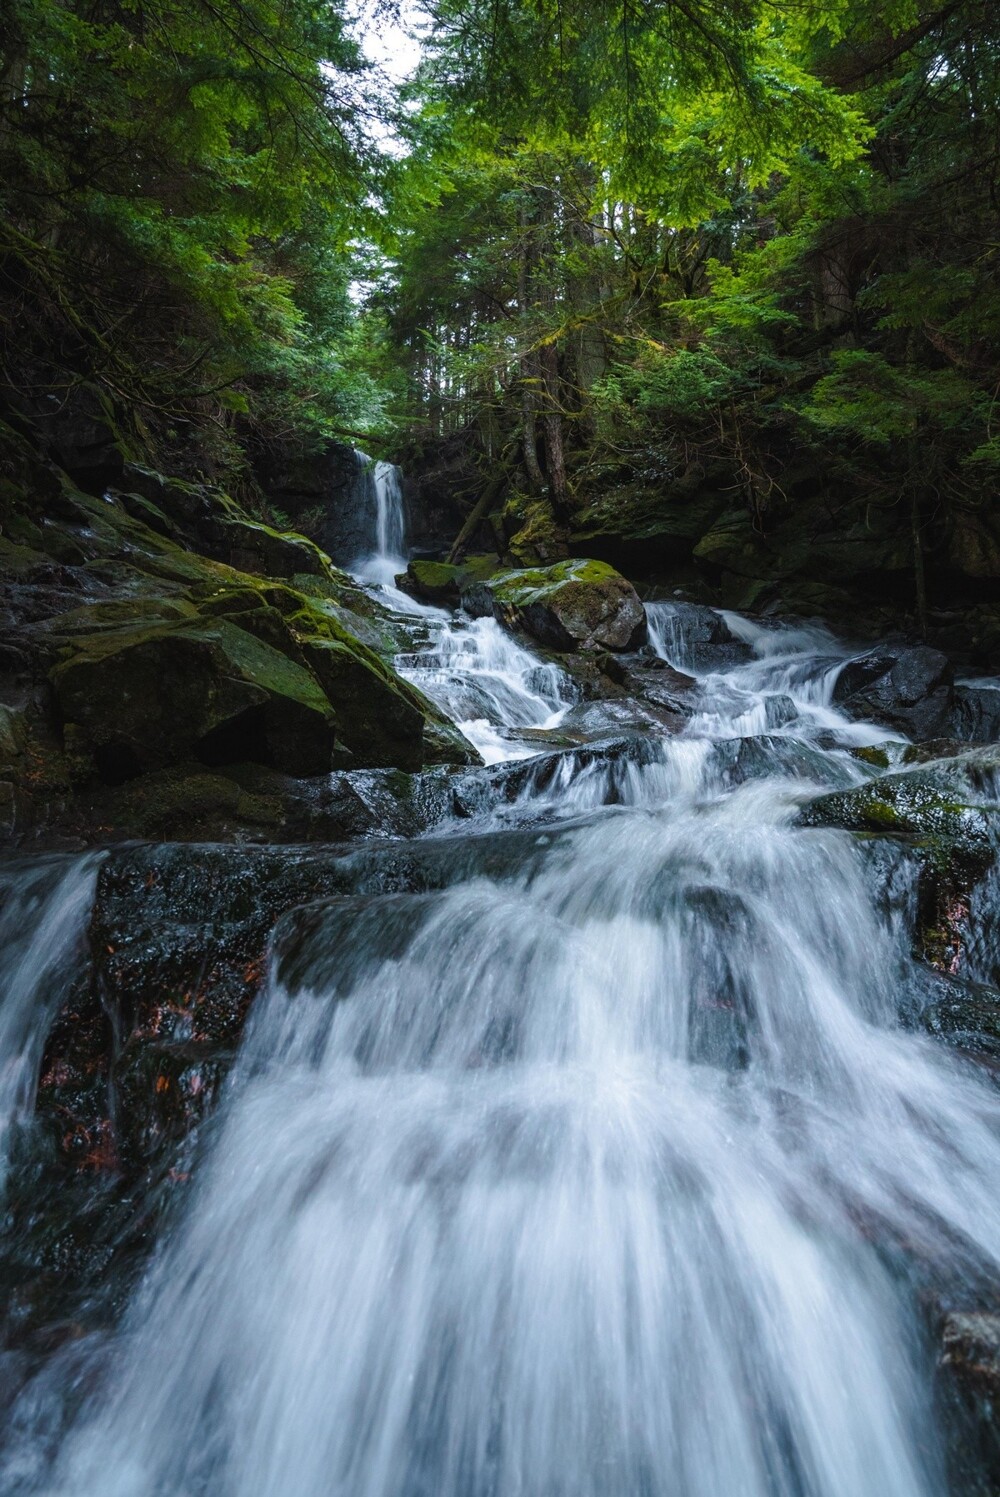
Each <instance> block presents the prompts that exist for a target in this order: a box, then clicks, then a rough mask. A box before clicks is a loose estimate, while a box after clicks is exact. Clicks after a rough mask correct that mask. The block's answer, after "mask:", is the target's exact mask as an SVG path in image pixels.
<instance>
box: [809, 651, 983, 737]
mask: <svg viewBox="0 0 1000 1497" xmlns="http://www.w3.org/2000/svg"><path fill="white" fill-rule="evenodd" d="M953 697H954V672H953V671H952V667H951V663H950V661H949V660H948V657H947V656H946V655H943V654H942V653H941V651H940V650H932V649H930V648H929V647H928V646H926V645H916V646H913V647H903V648H900V649H898V650H884V649H877V650H869V651H868V653H867V654H865V655H860V656H858V657H857V658H856V659H854V660H849V661H848V662H847V664H846V665H845V666H844V668H843V669H842V670H841V672H840V674H839V676H838V677H837V681H836V684H835V686H834V689H833V700H834V702H836V703H837V704H838V705H839V706H840V707H841V708H842V709H843V710H844V711H845V712H846V713H847V714H848V716H850V717H853V718H860V719H864V720H866V721H871V722H877V723H882V724H883V725H884V726H886V727H889V728H895V729H896V730H897V731H898V732H900V733H905V734H907V736H908V737H910V738H917V739H927V738H938V737H942V736H943V735H944V733H945V731H946V728H947V724H948V718H949V714H950V711H951V708H952V702H953Z"/></svg>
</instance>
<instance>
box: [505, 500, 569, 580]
mask: <svg viewBox="0 0 1000 1497" xmlns="http://www.w3.org/2000/svg"><path fill="white" fill-rule="evenodd" d="M501 525H502V527H503V532H504V534H505V535H506V536H507V551H506V558H507V561H508V564H512V565H513V566H515V567H544V566H548V565H550V564H551V563H552V562H555V561H561V560H562V559H563V558H564V557H565V556H568V554H569V546H568V541H569V533H568V531H567V530H566V528H565V526H563V525H561V524H560V523H559V521H558V520H557V519H556V516H555V511H554V510H553V508H552V505H551V503H550V501H549V500H548V499H526V498H525V496H524V495H522V494H515V495H512V496H511V498H510V499H508V501H507V503H506V504H505V505H504V509H503V514H502V515H501Z"/></svg>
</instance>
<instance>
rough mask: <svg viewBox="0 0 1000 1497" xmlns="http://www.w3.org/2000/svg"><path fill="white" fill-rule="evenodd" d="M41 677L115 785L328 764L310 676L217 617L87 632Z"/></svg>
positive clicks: (328, 714) (323, 701)
mask: <svg viewBox="0 0 1000 1497" xmlns="http://www.w3.org/2000/svg"><path fill="white" fill-rule="evenodd" d="M50 679H51V681H52V686H53V690H54V692H55V697H56V701H57V704H58V708H59V712H60V716H61V719H62V721H63V723H64V724H75V725H76V726H77V727H79V728H82V729H83V730H84V731H85V732H86V734H87V736H88V738H89V740H90V742H91V743H92V745H93V747H94V752H95V757H96V759H97V762H98V766H99V768H100V771H101V774H102V777H103V778H105V779H107V780H109V781H111V782H112V783H114V782H116V781H123V780H127V779H131V778H133V777H134V776H135V775H137V774H139V773H141V772H142V771H143V770H149V769H158V768H163V767H166V766H168V765H170V764H172V763H177V762H178V761H181V760H185V759H191V758H195V759H201V760H202V761H203V762H205V763H208V764H225V763H234V762H238V761H240V760H244V759H255V760H259V761H260V762H262V763H265V764H270V765H272V766H273V767H274V768H276V769H281V770H284V771H286V772H287V773H289V774H293V775H312V774H323V773H324V772H326V771H328V770H329V769H330V768H331V765H332V762H333V751H334V742H335V720H334V714H333V709H332V708H331V706H330V703H329V701H328V699H327V697H326V695H325V694H324V692H323V689H322V687H321V686H320V684H319V682H318V681H317V679H316V677H315V676H314V675H313V674H312V672H310V671H309V670H307V669H306V668H305V667H304V666H302V665H299V664H298V663H297V662H295V661H294V660H291V659H289V658H288V657H287V656H286V655H283V654H281V653H279V651H278V650H276V649H274V648H273V647H272V646H271V645H268V644H265V643H264V642H263V641H262V640H259V639H256V638H255V637H254V636H253V635H251V634H249V633H247V631H246V630H244V629H241V628H239V627H237V626H236V625H235V624H233V623H231V622H230V621H228V620H226V619H215V620H195V621H193V622H191V623H188V622H186V621H185V622H181V623H179V624H176V625H170V624H167V625H155V626H153V627H151V628H148V629H143V630H137V631H133V632H130V633H118V632H113V633H110V634H108V633H104V634H98V635H89V636H85V637H84V638H82V639H80V640H79V641H78V642H77V644H76V647H75V648H74V650H73V651H72V653H71V654H70V655H69V658H68V659H66V660H64V661H63V662H62V663H60V664H59V665H57V666H56V667H55V668H54V669H53V671H52V672H51V677H50Z"/></svg>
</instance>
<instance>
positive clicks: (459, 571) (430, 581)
mask: <svg viewBox="0 0 1000 1497" xmlns="http://www.w3.org/2000/svg"><path fill="white" fill-rule="evenodd" d="M498 568H499V562H498V561H497V558H496V557H495V556H468V557H466V559H465V560H464V561H463V562H461V563H458V564H452V563H451V562H447V561H411V562H410V563H409V565H408V566H407V568H406V575H405V579H400V585H401V586H405V587H406V590H407V591H408V592H410V593H412V594H413V595H414V596H415V597H417V598H423V599H425V601H426V602H428V603H442V604H457V603H458V601H459V597H460V595H461V591H462V588H463V587H467V586H469V585H470V584H471V583H475V582H483V581H485V580H486V579H487V578H489V577H492V576H493V575H494V574H495V572H496V571H497V570H498Z"/></svg>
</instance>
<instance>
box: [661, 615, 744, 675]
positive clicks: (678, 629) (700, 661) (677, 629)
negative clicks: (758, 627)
mask: <svg viewBox="0 0 1000 1497" xmlns="http://www.w3.org/2000/svg"><path fill="white" fill-rule="evenodd" d="M646 613H647V616H648V619H649V636H650V641H651V642H652V643H655V645H656V647H657V648H658V650H659V651H660V652H662V653H663V654H664V655H666V656H667V657H669V659H670V660H672V661H673V663H674V664H675V665H676V666H679V667H680V669H681V670H688V671H698V672H700V673H705V672H708V671H719V670H728V669H731V668H732V667H733V666H735V665H744V664H745V663H746V662H747V661H749V660H752V659H753V650H752V649H751V647H750V646H749V645H748V644H747V643H746V642H745V641H744V640H740V639H737V637H736V635H735V634H734V633H733V632H732V630H731V629H730V627H729V625H728V624H727V623H726V621H725V619H724V618H723V616H722V614H721V613H719V612H718V611H717V610H716V609H714V608H707V607H705V606H704V605H703V604H701V603H675V602H673V601H670V602H667V603H656V602H654V603H647V605H646Z"/></svg>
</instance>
